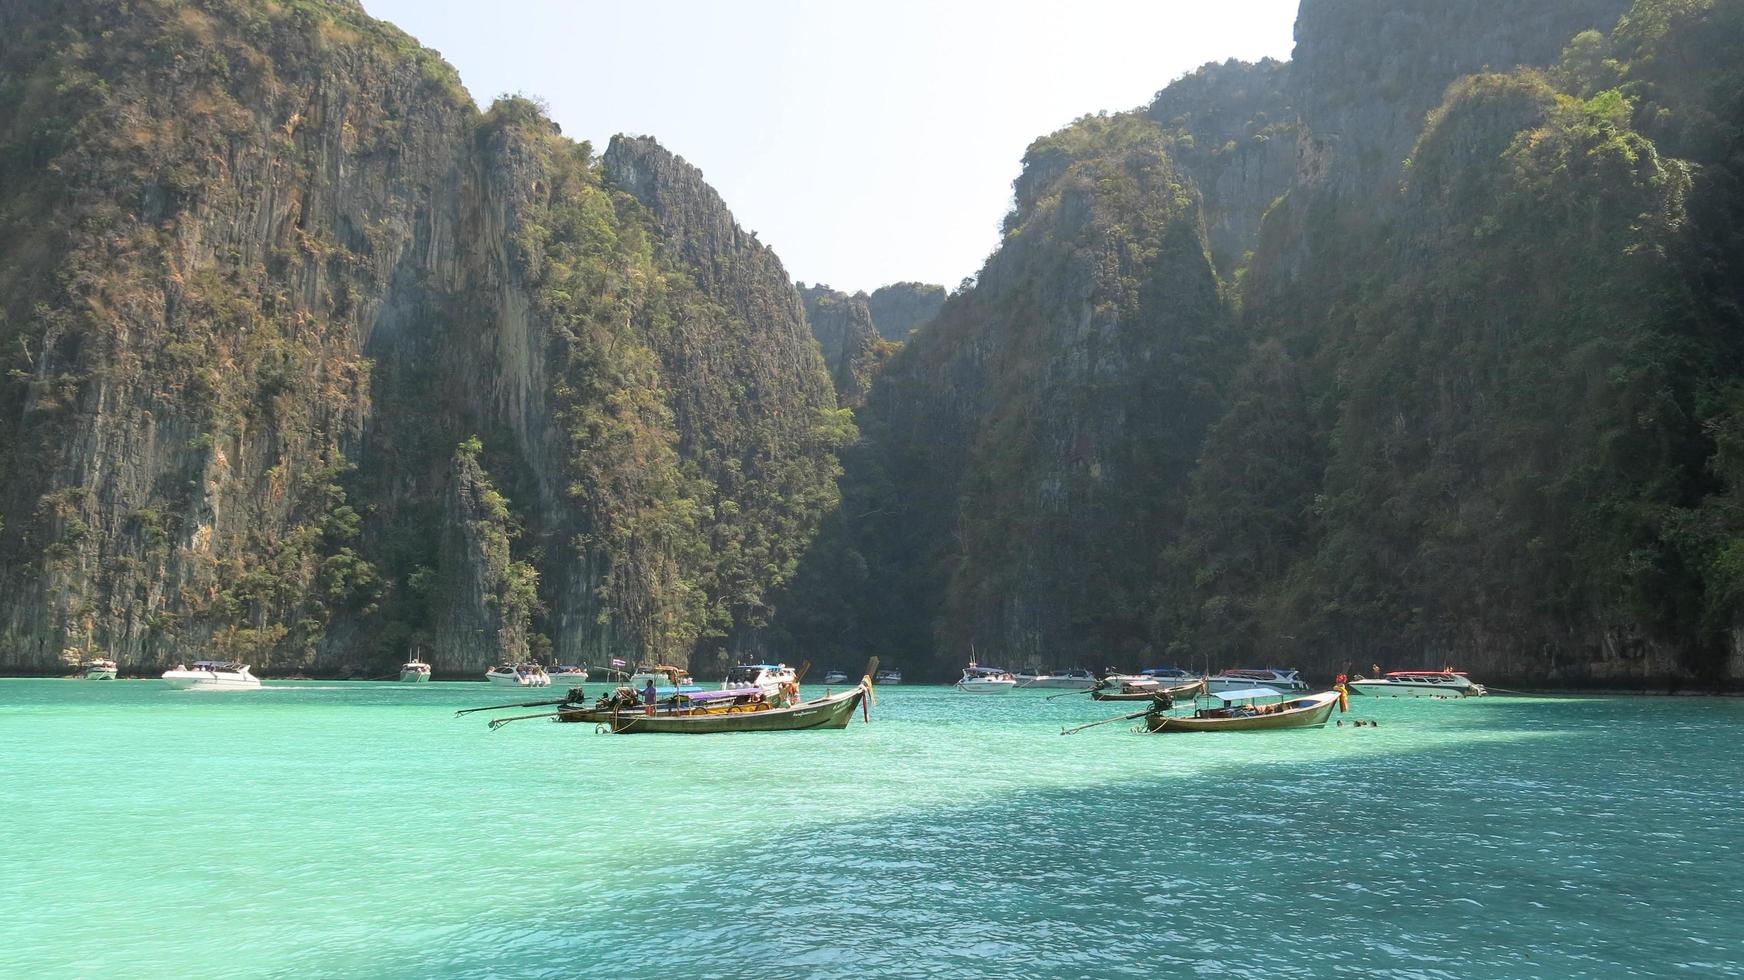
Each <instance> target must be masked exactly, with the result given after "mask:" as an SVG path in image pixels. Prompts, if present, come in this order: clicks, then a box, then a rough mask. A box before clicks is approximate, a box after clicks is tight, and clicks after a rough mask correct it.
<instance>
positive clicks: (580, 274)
mask: <svg viewBox="0 0 1744 980" xmlns="http://www.w3.org/2000/svg"><path fill="white" fill-rule="evenodd" d="M0 18H3V23H0V27H4V28H5V30H4V31H0V35H3V36H0V168H4V176H5V178H6V179H5V182H4V188H5V189H4V193H0V230H4V231H5V234H4V235H3V236H0V239H3V240H0V309H4V311H5V313H6V317H5V319H4V321H3V322H0V346H3V349H4V350H5V351H6V354H5V355H4V356H5V357H6V358H7V361H8V363H7V365H6V367H7V373H6V375H5V376H4V377H3V378H0V410H3V411H4V412H5V413H6V418H7V420H8V423H7V424H6V425H5V426H0V462H3V463H4V465H3V467H0V471H3V473H4V479H0V557H4V559H5V560H4V562H3V563H0V566H3V568H4V571H3V572H0V574H3V575H4V577H5V578H4V589H3V592H4V595H3V597H0V649H3V650H4V651H5V654H4V656H5V660H4V662H3V665H0V666H4V668H5V669H11V670H42V669H54V668H55V666H56V665H57V664H58V662H59V660H60V658H61V655H62V651H63V650H65V649H69V648H70V649H73V650H75V651H83V650H90V651H92V652H99V651H100V652H103V653H106V654H108V655H110V656H114V657H116V658H117V659H118V660H120V661H122V663H123V666H124V669H127V670H130V671H132V670H138V671H141V672H149V671H151V670H153V669H157V668H159V667H160V666H161V665H162V664H163V663H164V662H166V661H168V660H173V659H177V658H185V657H187V656H190V655H195V654H201V653H207V652H213V653H221V654H226V655H234V656H239V657H244V658H246V659H249V660H250V661H251V662H253V663H254V664H255V665H256V667H257V668H260V669H262V670H265V671H267V672H269V673H270V672H273V671H287V670H299V671H301V670H319V671H323V672H331V673H345V672H353V671H360V670H363V671H367V672H369V673H377V672H380V670H381V669H382V667H383V666H384V665H386V666H391V665H392V664H393V663H397V662H398V658H402V657H403V656H404V655H405V652H406V648H407V646H408V645H410V646H413V647H416V648H417V649H419V650H422V651H428V653H429V656H428V659H431V660H432V662H433V663H435V664H436V666H437V668H438V670H440V671H443V672H445V673H458V674H467V673H472V672H473V671H475V670H482V669H483V667H484V666H487V665H488V663H489V661H492V660H495V659H498V658H499V657H502V656H505V655H509V654H513V653H515V652H517V651H519V650H521V649H525V648H526V647H527V646H528V645H529V644H531V645H532V646H533V647H534V648H535V649H538V650H545V649H546V648H547V645H549V646H550V647H551V648H552V649H553V651H554V652H560V653H562V654H563V655H565V656H566V657H572V658H573V659H577V660H583V659H591V658H593V657H595V656H600V655H605V654H608V653H610V654H628V655H631V656H640V655H642V654H653V655H659V656H663V657H668V656H669V657H675V658H683V657H686V656H689V655H691V653H692V652H694V651H695V650H696V649H697V648H698V646H699V644H705V645H706V649H707V652H708V653H709V654H710V655H713V654H714V653H715V652H717V651H720V650H723V649H725V648H727V647H729V646H734V645H740V646H744V645H754V644H755V643H756V642H758V641H757V636H758V634H759V631H760V630H761V629H762V624H763V622H764V621H765V620H766V619H767V617H768V614H769V607H768V603H769V599H768V593H769V592H770V590H772V589H773V588H775V587H777V586H779V584H780V583H781V582H782V581H783V580H784V578H785V577H786V576H788V575H790V574H791V572H792V568H793V566H794V565H795V564H796V563H797V560H798V558H797V556H798V553H799V552H800V551H802V550H803V549H804V548H805V547H806V545H807V543H808V542H809V540H810V538H811V535H812V533H813V532H814V530H815V528H816V526H817V522H818V520H819V519H820V515H821V514H822V513H823V511H825V510H826V509H827V508H828V507H830V506H831V505H832V504H833V502H834V500H835V488H834V474H835V466H836V463H835V459H834V456H833V455H832V454H831V452H830V447H831V446H833V445H834V444H836V443H837V442H839V441H840V440H841V439H842V438H843V435H842V433H843V432H844V431H847V430H846V429H844V426H845V425H846V422H845V420H844V419H842V418H841V417H839V416H838V415H837V414H836V413H835V409H834V400H833V397H832V394H831V392H830V389H829V383H828V380H827V378H826V377H825V375H824V374H823V371H822V367H821V364H820V363H819V361H818V357H817V354H816V349H815V346H814V345H813V343H812V342H811V340H810V338H809V337H808V336H807V335H806V333H805V329H806V328H805V325H804V319H803V315H802V313H801V310H800V306H799V301H798V298H797V296H796V294H795V292H794V290H793V287H792V285H791V283H789V282H787V280H786V277H785V273H784V272H783V271H782V270H781V267H780V263H779V261H778V260H776V259H775V257H774V256H773V255H772V254H771V253H770V252H769V251H768V249H766V248H763V247H762V246H760V245H757V244H756V243H755V242H754V240H752V239H750V237H749V236H746V235H744V234H743V233H742V232H741V231H739V230H738V228H737V226H736V225H735V224H734V223H733V221H732V217H731V215H730V213H728V212H727V211H726V210H725V208H724V206H723V205H722V204H721V202H720V200H719V197H718V196H716V195H714V193H713V191H712V190H709V189H708V188H707V187H706V185H704V184H702V183H701V180H700V175H698V174H696V172H695V171H694V170H693V169H691V168H688V167H686V166H684V165H683V164H682V163H681V162H679V161H677V160H676V158H672V157H670V156H669V155H667V154H665V153H664V151H662V150H660V149H659V148H658V146H657V145H655V144H653V143H652V141H637V142H636V143H635V144H634V146H633V151H632V150H631V149H624V150H620V151H618V152H617V154H616V155H615V157H614V159H616V160H618V161H619V162H620V163H621V164H624V166H623V167H621V168H620V169H619V170H618V173H619V175H620V176H623V177H624V178H625V183H626V185H627V186H629V187H630V188H631V189H633V190H634V191H636V192H637V193H638V194H640V195H642V197H643V198H644V199H645V200H646V204H644V203H643V202H642V201H641V200H638V199H637V197H633V196H631V195H629V194H625V193H622V192H621V191H619V190H618V189H617V188H615V187H614V186H613V185H612V183H611V182H610V181H609V180H608V179H607V178H606V176H605V175H604V173H603V170H602V167H601V166H600V164H599V162H598V161H596V160H595V159H594V158H593V156H592V151H591V148H590V147H588V146H587V144H585V143H583V144H576V143H572V142H570V141H567V140H564V139H562V138H561V136H559V135H558V134H557V133H556V130H555V127H554V126H553V125H552V124H551V123H550V122H549V121H548V120H546V119H544V118H543V116H542V115H541V114H540V112H539V111H538V109H537V107H535V106H533V105H531V104H530V103H527V102H526V101H525V100H507V101H505V102H503V103H499V104H498V105H497V106H495V107H493V108H492V110H491V112H490V113H488V114H486V115H484V116H482V117H481V116H480V115H479V113H478V112H477V110H476V109H474V108H473V107H472V105H471V103H470V100H469V99H467V97H466V96H465V94H464V92H463V91H462V90H461V89H460V88H459V86H458V83H457V82H456V81H455V79H454V76H453V73H452V72H451V71H450V70H449V69H448V68H447V67H446V66H445V65H443V64H442V63H441V62H440V60H439V59H437V58H436V57H435V56H434V55H432V54H430V53H429V52H426V51H423V50H422V49H419V48H418V47H417V46H416V45H415V44H413V43H412V42H411V41H410V39H408V38H406V37H405V36H404V35H402V34H400V33H398V32H397V31H394V30H393V29H392V28H390V27H387V26H386V25H383V24H380V23H379V22H375V21H372V20H370V19H369V18H367V17H366V16H364V15H363V13H362V11H361V9H360V8H358V7H357V6H356V5H355V4H353V3H329V2H317V0H306V2H298V3H292V4H284V5H268V6H266V7H256V6H254V5H250V4H242V3H223V2H212V3H207V4H202V5H199V6H198V7H195V6H190V5H187V4H177V3H170V2H167V0H165V2H156V0H142V2H140V3H135V4H130V5H127V6H125V7H118V6H115V5H110V4H97V3H90V4H86V3H75V4H70V5H68V4H48V3H34V2H33V3H24V4H13V5H8V6H7V7H6V8H5V9H4V10H0ZM99 38H101V43H98V40H97V39H99ZM474 433H477V434H480V435H482V436H483V439H482V440H481V442H480V444H479V447H478V449H477V450H475V451H474V453H473V455H474V456H476V457H477V458H478V461H479V462H478V463H477V465H478V466H481V467H483V466H485V465H486V464H488V470H489V472H490V473H492V474H494V475H495V476H496V477H497V479H498V480H500V481H501V483H502V487H503V489H502V491H498V490H496V489H494V488H492V487H488V486H487V485H486V484H484V483H483V482H482V481H483V479H484V478H483V475H482V474H483V470H482V469H481V470H480V471H479V473H477V474H474V473H472V472H471V470H470V469H468V468H466V467H462V468H460V469H458V470H457V469H456V468H455V466H456V464H455V463H454V462H453V460H454V453H455V447H456V446H457V445H461V444H462V443H463V441H465V440H467V439H468V438H469V437H470V436H472V435H473V434H474ZM487 490H488V494H487ZM487 500H489V501H494V502H495V503H497V504H500V505H501V506H500V507H494V506H493V507H492V508H488V510H490V511H492V513H489V514H485V516H480V515H481V514H484V513H485V512H484V511H481V510H480V509H479V508H480V506H481V505H482V502H484V501H487ZM496 511H500V513H495V512H496ZM453 522H459V523H460V524H462V525H464V526H466V527H472V528H474V529H484V528H486V527H487V526H499V527H498V529H499V530H503V531H504V535H503V536H501V537H500V538H492V539H491V540H492V541H495V542H496V543H495V544H492V545H491V546H490V547H485V546H484V544H485V538H484V537H481V536H480V535H479V534H472V535H465V534H463V535H461V536H460V537H454V536H452V535H444V534H442V533H436V530H435V529H436V528H438V527H446V526H449V525H450V524H451V523H453ZM481 522H482V523H481ZM514 527H521V528H524V531H523V532H521V533H519V534H508V533H507V530H506V529H509V528H514ZM498 545H500V547H499V546H498ZM505 548H506V549H508V551H507V554H504V549H505ZM505 560H506V564H504V562H505ZM493 569H494V570H493ZM467 583H471V584H470V585H469V584H467ZM490 596H494V598H495V605H494V606H492V607H491V608H490V609H485V608H484V606H481V605H480V604H481V603H485V604H486V605H490V603H488V602H487V601H486V600H487V597H490ZM508 601H512V602H513V603H515V604H517V605H518V608H519V610H520V611H519V612H518V613H515V614H514V615H513V616H511V615H510V612H509V611H507V610H506V609H505V608H503V607H502V605H501V604H502V603H503V602H508ZM468 608H470V609H471V610H472V612H471V613H465V614H464V615H463V613H464V610H466V609H468ZM517 617H518V618H517ZM481 631H483V633H494V636H495V637H496V638H495V639H493V640H492V642H490V643H481V642H479V640H478V639H477V637H478V636H479V635H482V634H481ZM504 638H506V639H504ZM505 642H506V643H507V644H508V645H507V646H504V645H503V643H505Z"/></svg>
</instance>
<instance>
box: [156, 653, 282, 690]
mask: <svg viewBox="0 0 1744 980" xmlns="http://www.w3.org/2000/svg"><path fill="white" fill-rule="evenodd" d="M163 679H164V680H165V681H166V682H167V683H168V684H169V685H170V686H171V687H175V688H180V689H182V690H187V691H246V690H252V689H255V688H258V687H260V681H259V680H258V679H256V678H255V676H254V675H253V674H251V673H249V670H248V665H247V664H244V663H238V662H236V661H234V660H196V661H194V666H193V667H191V668H190V667H184V666H181V665H180V664H178V665H176V666H175V667H174V668H172V669H170V670H166V671H164V674H163Z"/></svg>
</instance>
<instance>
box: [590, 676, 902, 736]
mask: <svg viewBox="0 0 1744 980" xmlns="http://www.w3.org/2000/svg"><path fill="white" fill-rule="evenodd" d="M869 698H870V685H868V684H866V683H865V682H864V681H862V682H861V683H859V684H856V685H855V686H854V687H853V689H852V690H848V691H843V692H842V693H841V694H832V695H830V696H829V697H823V698H816V699H814V700H811V701H802V702H800V703H799V704H796V705H794V706H793V707H791V708H764V709H762V710H758V711H722V712H712V711H711V712H698V713H694V714H664V715H660V714H656V715H649V714H644V713H642V712H641V711H640V710H638V709H627V710H623V711H619V712H618V713H617V714H616V716H615V717H612V718H608V719H606V720H605V722H604V723H603V724H604V725H605V730H607V731H610V732H611V733H612V734H613V735H654V734H660V735H717V734H722V733H726V732H799V731H809V730H813V729H822V728H846V727H848V722H849V720H850V719H852V718H853V717H854V709H855V708H856V707H859V706H860V705H861V703H862V702H866V703H867V704H868V706H869Z"/></svg>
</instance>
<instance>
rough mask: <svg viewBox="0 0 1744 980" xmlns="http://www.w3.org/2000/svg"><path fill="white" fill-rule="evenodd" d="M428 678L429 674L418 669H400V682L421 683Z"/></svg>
mask: <svg viewBox="0 0 1744 980" xmlns="http://www.w3.org/2000/svg"><path fill="white" fill-rule="evenodd" d="M429 679H430V675H429V674H426V673H424V672H423V671H418V670H402V671H400V683H401V684H422V683H424V682H425V681H428V680H429Z"/></svg>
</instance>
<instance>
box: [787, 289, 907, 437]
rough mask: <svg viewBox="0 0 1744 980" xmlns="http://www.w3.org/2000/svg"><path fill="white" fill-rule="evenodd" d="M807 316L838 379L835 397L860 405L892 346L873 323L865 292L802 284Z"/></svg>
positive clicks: (813, 332) (841, 400) (829, 366)
mask: <svg viewBox="0 0 1744 980" xmlns="http://www.w3.org/2000/svg"><path fill="white" fill-rule="evenodd" d="M799 293H800V296H801V298H802V299H803V300H804V301H805V318H806V321H807V322H808V323H810V324H811V332H812V336H814V337H816V338H817V342H818V348H819V349H820V350H821V351H822V352H823V355H824V364H825V366H827V367H828V368H829V371H830V378H831V380H833V381H834V382H835V386H836V400H837V401H838V402H840V403H841V404H843V405H847V406H850V407H857V406H859V405H860V404H861V403H862V402H864V401H865V399H866V392H867V391H868V390H870V388H871V387H872V376H873V373H874V372H875V371H876V369H877V367H878V364H879V362H880V361H882V360H883V358H884V357H885V356H886V355H887V352H888V351H889V350H890V349H892V348H891V346H890V345H889V344H888V343H887V342H885V341H883V340H882V339H881V338H880V337H879V334H878V328H877V327H876V326H874V325H873V323H872V311H871V309H869V308H868V305H867V302H866V294H865V293H855V294H854V295H852V296H849V295H848V294H847V293H843V292H840V291H838V290H834V289H831V288H830V287H828V286H822V285H818V286H805V285H804V284H801V286H800V291H799Z"/></svg>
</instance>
